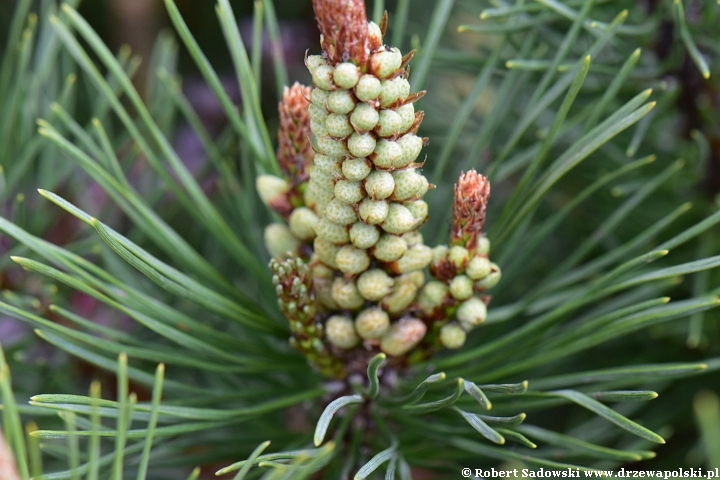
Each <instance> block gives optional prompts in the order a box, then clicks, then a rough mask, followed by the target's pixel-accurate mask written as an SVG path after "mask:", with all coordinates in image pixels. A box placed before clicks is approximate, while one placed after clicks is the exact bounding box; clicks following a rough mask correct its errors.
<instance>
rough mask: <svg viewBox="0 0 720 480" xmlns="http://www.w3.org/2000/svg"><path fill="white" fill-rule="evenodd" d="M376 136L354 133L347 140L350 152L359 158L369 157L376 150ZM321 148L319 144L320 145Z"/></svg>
mask: <svg viewBox="0 0 720 480" xmlns="http://www.w3.org/2000/svg"><path fill="white" fill-rule="evenodd" d="M375 143H376V142H375V137H373V136H372V135H371V134H369V133H364V134H363V133H357V132H356V133H353V134H352V135H350V138H349V139H348V142H347V148H348V149H349V150H350V153H352V154H353V156H355V157H357V158H361V157H367V156H368V155H370V154H371V153H373V150H375ZM318 148H319V146H318Z"/></svg>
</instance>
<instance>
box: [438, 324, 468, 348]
mask: <svg viewBox="0 0 720 480" xmlns="http://www.w3.org/2000/svg"><path fill="white" fill-rule="evenodd" d="M466 339H467V333H465V330H464V329H463V328H462V327H461V326H460V325H457V324H455V323H448V324H447V325H443V326H442V328H441V329H440V343H441V344H442V346H443V347H445V348H449V349H452V350H457V349H458V348H462V346H463V345H465V340H466Z"/></svg>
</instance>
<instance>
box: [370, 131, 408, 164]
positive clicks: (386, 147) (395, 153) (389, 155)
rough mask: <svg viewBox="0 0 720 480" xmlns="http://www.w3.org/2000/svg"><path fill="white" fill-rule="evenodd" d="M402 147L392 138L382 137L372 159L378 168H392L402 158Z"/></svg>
mask: <svg viewBox="0 0 720 480" xmlns="http://www.w3.org/2000/svg"><path fill="white" fill-rule="evenodd" d="M403 155H404V152H403V150H402V147H401V146H400V145H399V144H398V143H397V142H394V141H392V140H386V139H384V138H381V139H380V140H379V141H378V142H377V144H376V145H375V154H374V155H373V157H372V161H373V163H374V164H375V166H376V167H378V168H384V169H390V168H393V167H394V165H395V164H396V163H397V162H399V161H400V159H402V157H403Z"/></svg>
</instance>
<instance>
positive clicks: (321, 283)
mask: <svg viewBox="0 0 720 480" xmlns="http://www.w3.org/2000/svg"><path fill="white" fill-rule="evenodd" d="M330 285H331V283H330V282H329V281H327V280H324V279H323V280H318V279H313V292H315V298H317V299H318V300H319V301H320V303H321V304H322V306H323V307H325V308H327V309H328V310H338V308H339V307H338V305H337V304H336V303H335V300H333V298H332V289H331V287H330Z"/></svg>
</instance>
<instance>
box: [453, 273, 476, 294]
mask: <svg viewBox="0 0 720 480" xmlns="http://www.w3.org/2000/svg"><path fill="white" fill-rule="evenodd" d="M472 294H473V281H472V280H471V279H470V277H468V276H466V275H457V276H455V277H454V278H453V279H452V280H450V295H452V296H453V298H454V299H456V300H466V299H468V298H470V297H471V296H472Z"/></svg>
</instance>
